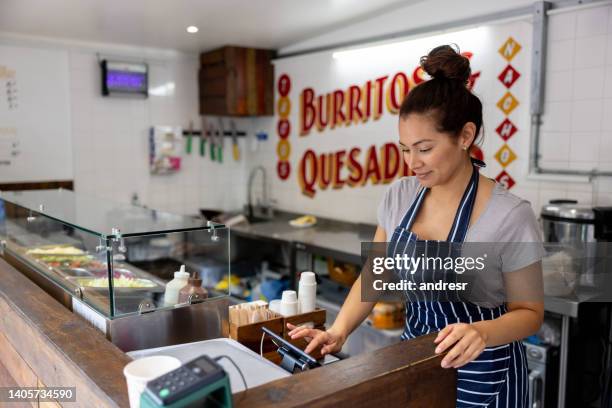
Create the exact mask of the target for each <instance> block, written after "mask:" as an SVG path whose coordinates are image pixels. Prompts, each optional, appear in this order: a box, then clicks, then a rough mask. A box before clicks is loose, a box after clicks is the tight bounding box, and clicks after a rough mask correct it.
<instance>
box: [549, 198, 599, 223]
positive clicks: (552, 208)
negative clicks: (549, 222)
mask: <svg viewBox="0 0 612 408" xmlns="http://www.w3.org/2000/svg"><path fill="white" fill-rule="evenodd" d="M542 215H544V216H546V215H548V216H552V217H558V218H565V219H568V220H593V219H595V213H594V212H593V208H592V207H591V206H588V205H580V204H574V203H552V202H551V203H549V204H546V205H545V206H543V207H542Z"/></svg>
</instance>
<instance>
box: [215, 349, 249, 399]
mask: <svg viewBox="0 0 612 408" xmlns="http://www.w3.org/2000/svg"><path fill="white" fill-rule="evenodd" d="M222 358H227V359H228V360H229V362H230V363H232V364H233V365H234V367H236V370H238V374H240V378H242V382H243V383H244V390H245V391H246V390H247V388H249V387H248V386H247V382H246V380H245V378H244V375H243V374H242V371H240V368H239V367H238V364H236V363H235V362H234V360H232V359H231V357H230V356H226V355H225V354H222V355H220V356H217V357H215V361H219V360H221V359H222Z"/></svg>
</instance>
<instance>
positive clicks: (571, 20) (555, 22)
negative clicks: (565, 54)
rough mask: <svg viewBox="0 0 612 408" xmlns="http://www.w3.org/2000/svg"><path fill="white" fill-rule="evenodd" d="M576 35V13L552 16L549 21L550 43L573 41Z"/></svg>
mask: <svg viewBox="0 0 612 408" xmlns="http://www.w3.org/2000/svg"><path fill="white" fill-rule="evenodd" d="M575 35H576V13H562V14H557V15H554V16H551V17H550V19H549V21H548V38H549V40H550V41H559V40H568V39H573V38H574V36H575Z"/></svg>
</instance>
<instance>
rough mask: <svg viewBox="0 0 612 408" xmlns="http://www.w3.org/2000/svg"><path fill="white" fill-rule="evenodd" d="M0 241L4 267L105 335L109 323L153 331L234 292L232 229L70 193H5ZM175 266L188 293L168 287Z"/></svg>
mask: <svg viewBox="0 0 612 408" xmlns="http://www.w3.org/2000/svg"><path fill="white" fill-rule="evenodd" d="M0 241H1V243H2V245H0V252H2V255H3V256H4V258H5V259H7V260H8V261H9V262H10V263H12V264H13V265H15V266H17V267H18V269H20V270H21V271H22V272H24V273H26V275H28V276H29V277H30V278H31V279H32V280H34V281H36V282H37V283H38V284H39V285H40V286H41V287H43V288H44V289H46V290H47V292H49V293H51V294H53V295H55V297H56V298H58V300H60V301H62V302H63V303H64V304H66V306H67V307H69V308H71V309H72V310H73V311H74V312H76V313H78V314H80V315H82V316H84V317H85V318H87V319H88V320H90V322H91V323H92V324H94V325H95V326H97V327H98V328H100V329H101V330H103V331H104V332H105V333H107V335H108V336H109V337H113V333H112V331H113V330H112V328H111V327H110V325H111V322H113V321H119V320H122V319H123V320H124V323H123V325H124V326H130V325H132V323H129V324H125V321H126V320H125V318H128V317H135V316H144V315H155V316H156V317H155V319H153V320H152V319H151V318H150V317H148V320H150V321H151V320H152V321H154V322H157V323H155V324H153V325H152V326H153V327H154V326H156V325H159V324H162V323H160V318H161V316H162V315H164V312H166V315H168V313H173V314H177V311H178V310H179V309H185V310H183V311H182V313H183V314H185V312H186V311H188V312H189V313H191V309H193V308H194V306H196V305H198V304H206V303H209V304H210V303H211V302H212V303H214V301H215V300H219V299H223V298H227V296H228V295H229V293H230V286H229V285H230V282H231V279H230V277H231V272H230V262H229V259H230V258H229V242H230V241H229V231H228V230H227V229H226V228H225V227H224V226H223V225H221V224H217V223H212V222H209V221H203V220H202V219H200V218H196V217H186V216H179V215H175V214H170V213H166V212H162V211H156V210H152V209H148V208H144V207H138V206H134V205H126V204H116V203H112V202H108V201H105V200H101V199H98V198H94V197H90V196H84V195H80V194H75V193H74V192H73V191H69V190H35V191H14V192H1V193H0ZM181 265H185V270H186V272H187V273H189V277H187V276H186V275H184V279H188V283H187V285H186V286H185V287H183V288H182V289H181V288H180V287H177V286H176V285H171V287H173V289H170V287H168V288H167V287H166V285H167V283H168V282H169V281H170V280H172V279H173V278H174V272H176V271H178V270H179V269H180V267H181ZM179 286H180V285H179ZM194 287H195V289H194ZM168 319H172V317H171V316H169V315H168V317H165V318H164V319H163V320H164V321H165V323H163V325H165V326H163V327H167V326H168V324H169V323H168V322H167V321H168ZM219 320H221V319H219ZM118 327H119V326H118ZM132 328H133V326H132ZM157 329H158V330H159V329H160V328H159V327H157ZM177 330H178V329H177ZM180 330H183V331H185V330H188V328H185V327H182V328H180ZM159 336H162V337H163V336H164V335H158V337H159ZM166 336H168V335H167V334H166ZM132 337H133V336H132ZM170 337H173V338H174V337H176V335H171V336H170ZM130 341H131V342H134V339H133V338H131V339H130ZM171 342H172V341H170V343H171ZM153 344H159V345H165V344H168V341H163V340H160V341H153ZM130 348H133V347H130Z"/></svg>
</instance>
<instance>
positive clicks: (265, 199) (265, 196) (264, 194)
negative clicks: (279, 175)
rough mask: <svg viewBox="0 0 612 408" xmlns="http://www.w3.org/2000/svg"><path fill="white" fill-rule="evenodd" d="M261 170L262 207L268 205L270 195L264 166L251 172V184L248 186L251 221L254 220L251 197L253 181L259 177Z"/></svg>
mask: <svg viewBox="0 0 612 408" xmlns="http://www.w3.org/2000/svg"><path fill="white" fill-rule="evenodd" d="M258 170H261V175H262V178H261V182H262V205H264V206H265V205H268V194H267V192H266V169H265V168H264V166H257V167H255V168H253V170H251V172H250V173H249V182H248V184H247V199H248V211H249V220H251V219H252V218H253V201H252V197H251V190H252V187H253V180H254V179H255V176H256V175H257V171H258Z"/></svg>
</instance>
